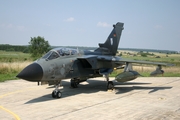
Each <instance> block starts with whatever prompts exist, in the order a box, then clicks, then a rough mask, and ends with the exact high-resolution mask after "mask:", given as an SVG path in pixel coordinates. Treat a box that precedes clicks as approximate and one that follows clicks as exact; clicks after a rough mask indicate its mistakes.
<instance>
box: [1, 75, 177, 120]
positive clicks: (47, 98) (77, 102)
mask: <svg viewBox="0 0 180 120" xmlns="http://www.w3.org/2000/svg"><path fill="white" fill-rule="evenodd" d="M111 79H113V78H111ZM62 85H63V87H61V88H60V89H61V91H62V92H63V95H62V98H60V99H54V98H52V97H51V93H52V91H53V90H54V88H53V87H49V86H48V85H43V86H37V83H32V82H28V81H24V80H13V81H7V82H3V83H0V120H12V119H15V120H20V119H21V120H32V119H33V120H60V119H66V120H67V119H76V120H78V119H90V120H91V119H92V120H94V119H96V120H97V119H121V120H126V119H127V120H131V119H137V120H139V119H146V120H147V119H154V120H159V119H165V120H166V119H167V120H169V119H175V120H176V119H177V120H179V119H180V78H179V77H149V78H146V77H140V78H138V79H136V80H134V81H131V82H128V83H122V84H120V83H117V82H115V90H114V91H106V82H105V81H104V78H95V79H90V80H88V81H87V82H83V83H81V84H80V85H79V87H78V88H76V89H73V88H70V83H69V80H64V81H63V82H62Z"/></svg>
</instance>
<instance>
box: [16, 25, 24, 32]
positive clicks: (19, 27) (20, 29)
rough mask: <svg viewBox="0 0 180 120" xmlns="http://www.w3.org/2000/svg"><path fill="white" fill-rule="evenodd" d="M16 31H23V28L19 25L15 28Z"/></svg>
mask: <svg viewBox="0 0 180 120" xmlns="http://www.w3.org/2000/svg"><path fill="white" fill-rule="evenodd" d="M17 29H18V30H19V31H24V29H25V27H24V26H20V25H19V26H17Z"/></svg>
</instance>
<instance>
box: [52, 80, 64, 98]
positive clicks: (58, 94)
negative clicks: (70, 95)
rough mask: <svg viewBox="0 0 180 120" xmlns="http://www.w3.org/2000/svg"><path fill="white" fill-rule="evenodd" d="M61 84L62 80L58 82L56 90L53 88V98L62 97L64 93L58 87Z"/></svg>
mask: <svg viewBox="0 0 180 120" xmlns="http://www.w3.org/2000/svg"><path fill="white" fill-rule="evenodd" d="M59 86H60V82H59V83H58V84H56V87H55V90H53V92H52V97H53V98H61V96H62V93H61V91H60V90H59V89H58V88H59Z"/></svg>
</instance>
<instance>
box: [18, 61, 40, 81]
mask: <svg viewBox="0 0 180 120" xmlns="http://www.w3.org/2000/svg"><path fill="white" fill-rule="evenodd" d="M16 77H18V78H21V79H25V80H28V81H33V82H36V81H40V80H41V79H42V77H43V69H42V67H41V66H40V65H39V64H37V63H32V64H30V65H28V66H27V67H25V68H24V69H23V70H22V71H21V72H20V73H19V74H18V75H17V76H16Z"/></svg>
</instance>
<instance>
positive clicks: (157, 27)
mask: <svg viewBox="0 0 180 120" xmlns="http://www.w3.org/2000/svg"><path fill="white" fill-rule="evenodd" d="M154 28H155V29H162V28H163V26H162V25H156V26H154Z"/></svg>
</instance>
